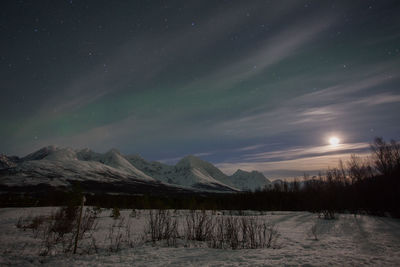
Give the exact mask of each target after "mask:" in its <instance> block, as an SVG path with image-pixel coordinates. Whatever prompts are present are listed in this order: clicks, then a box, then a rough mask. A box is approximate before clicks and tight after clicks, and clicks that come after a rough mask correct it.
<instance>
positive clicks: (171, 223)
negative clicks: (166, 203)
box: [148, 210, 179, 245]
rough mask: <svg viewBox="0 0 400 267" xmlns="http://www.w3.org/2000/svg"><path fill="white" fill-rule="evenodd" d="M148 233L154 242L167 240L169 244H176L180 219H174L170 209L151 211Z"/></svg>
mask: <svg viewBox="0 0 400 267" xmlns="http://www.w3.org/2000/svg"><path fill="white" fill-rule="evenodd" d="M148 227H149V228H148V233H150V239H151V241H152V242H153V243H155V242H156V241H160V240H166V241H167V244H168V245H175V244H176V239H177V238H178V236H179V233H178V221H177V220H176V219H173V218H172V216H171V214H170V212H169V211H168V210H157V211H152V210H151V211H150V213H149V219H148Z"/></svg>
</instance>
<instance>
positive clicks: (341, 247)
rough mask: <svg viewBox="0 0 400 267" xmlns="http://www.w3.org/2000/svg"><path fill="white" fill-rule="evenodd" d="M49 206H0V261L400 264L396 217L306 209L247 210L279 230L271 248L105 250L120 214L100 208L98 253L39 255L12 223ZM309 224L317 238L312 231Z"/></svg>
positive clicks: (136, 221) (138, 223)
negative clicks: (331, 216) (329, 216)
mask: <svg viewBox="0 0 400 267" xmlns="http://www.w3.org/2000/svg"><path fill="white" fill-rule="evenodd" d="M54 209H55V208H52V207H48V208H2V209H0V240H1V242H0V266H8V265H13V266H37V265H44V266H115V265H117V266H271V265H296V266H298V265H304V266H329V265H333V266H354V265H355V266H360V265H370V266H399V265H400V220H398V219H392V218H382V217H373V216H366V215H357V216H354V215H350V214H340V215H339V218H338V219H336V220H322V219H318V217H317V215H316V214H312V213H308V212H268V213H266V212H264V213H259V212H256V211H253V212H252V211H247V212H246V214H249V215H253V216H257V217H258V218H261V219H264V220H266V221H268V222H270V223H274V224H275V226H276V227H277V230H278V231H279V233H280V237H279V239H278V243H277V244H278V247H277V248H275V249H272V248H265V249H239V250H230V249H226V250H221V249H212V248H207V247H206V246H201V244H192V245H190V244H189V245H188V244H186V246H185V245H184V244H178V245H177V246H176V247H167V246H166V245H163V244H158V245H156V246H152V245H151V244H145V243H140V242H139V243H137V244H136V245H135V246H134V247H133V248H131V247H130V246H128V245H127V244H123V245H122V248H121V250H120V251H119V252H110V251H108V250H107V249H106V248H107V246H108V245H109V243H110V242H109V240H108V239H107V236H108V229H110V226H112V225H113V224H114V225H115V224H116V222H117V223H118V222H119V221H120V219H119V220H113V219H112V218H110V217H109V215H110V213H111V210H104V211H103V212H102V213H101V215H100V218H99V226H98V229H97V231H96V232H95V233H94V237H95V239H96V240H97V242H98V246H99V247H100V249H99V252H98V253H94V252H93V253H91V254H77V255H70V254H68V255H65V254H62V253H61V254H55V255H49V256H39V255H38V254H39V251H40V249H39V248H40V245H41V244H40V238H34V236H33V233H32V232H31V231H29V230H26V231H22V230H21V229H17V228H16V226H15V224H16V222H17V221H18V218H20V217H21V216H28V215H30V216H35V215H45V214H50V212H51V211H52V210H54ZM171 212H172V214H174V215H173V216H178V217H182V218H183V217H184V216H185V214H187V211H177V212H175V213H174V212H173V211H171ZM130 213H131V211H130V210H123V211H121V217H122V218H123V220H124V221H125V222H128V221H129V224H130V225H131V226H132V229H133V231H134V236H138V237H139V236H140V235H141V233H143V229H144V228H145V227H146V220H147V217H148V211H140V214H139V213H138V216H136V217H135V218H130V216H129V214H130ZM221 213H222V212H220V214H221ZM225 213H229V212H225ZM215 216H223V215H215ZM314 225H315V227H316V230H317V235H318V240H315V239H314V237H313V236H312V234H311V228H312V227H313V226H314Z"/></svg>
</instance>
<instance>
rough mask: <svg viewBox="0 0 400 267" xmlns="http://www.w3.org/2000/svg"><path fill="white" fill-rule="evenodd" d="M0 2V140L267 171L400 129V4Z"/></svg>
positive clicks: (292, 170)
mask: <svg viewBox="0 0 400 267" xmlns="http://www.w3.org/2000/svg"><path fill="white" fill-rule="evenodd" d="M0 13H1V16H0V34H1V42H0V77H1V78H0V81H1V83H0V92H1V97H0V152H1V153H5V154H9V155H12V154H15V155H19V156H23V155H25V154H27V153H30V152H32V151H34V150H36V149H39V148H41V147H43V146H46V145H50V144H55V145H60V146H68V147H73V148H84V147H89V148H91V149H93V150H95V151H98V152H105V151H107V150H109V149H111V148H117V149H118V150H120V151H121V152H122V153H124V154H136V153H138V154H140V155H141V156H142V157H144V158H145V159H148V160H160V161H163V162H166V163H175V162H176V161H177V160H178V159H179V158H181V157H183V156H185V155H188V154H193V155H197V156H199V157H200V158H202V159H205V160H208V161H210V162H212V163H214V164H216V165H217V166H218V167H220V168H221V169H222V170H223V171H225V172H226V173H228V174H230V173H232V172H233V171H235V170H236V169H237V168H242V169H245V170H252V169H256V170H260V171H262V172H264V173H265V175H266V176H267V177H268V178H272V179H274V178H282V177H293V176H296V175H302V174H303V172H304V171H307V172H311V173H312V172H313V171H316V170H319V169H323V168H326V167H328V166H331V167H333V166H335V165H336V164H337V161H338V159H339V158H343V159H346V158H347V157H348V156H349V154H350V153H358V154H360V155H363V154H365V153H367V152H368V150H369V143H370V142H371V141H372V140H373V138H374V137H375V136H382V137H384V138H385V139H387V140H389V139H396V140H399V139H400V123H399V122H400V15H399V14H400V1H385V0H379V1H367V0H363V1H349V0H343V1H282V0H280V1H203V0H201V1H200V0H199V1H167V0H164V1H111V0H110V1H100V0H93V1H79V0H72V1H61V0H59V1H1V3H0ZM332 136H336V137H337V138H339V139H340V144H339V145H337V146H334V145H330V144H329V142H328V140H329V138H330V137H332Z"/></svg>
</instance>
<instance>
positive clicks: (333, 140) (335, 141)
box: [329, 136, 340, 146]
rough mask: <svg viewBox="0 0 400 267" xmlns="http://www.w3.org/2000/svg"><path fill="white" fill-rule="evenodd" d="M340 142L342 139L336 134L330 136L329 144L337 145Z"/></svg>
mask: <svg viewBox="0 0 400 267" xmlns="http://www.w3.org/2000/svg"><path fill="white" fill-rule="evenodd" d="M339 143H340V139H339V138H337V137H336V136H332V137H330V138H329V144H331V146H337V145H339Z"/></svg>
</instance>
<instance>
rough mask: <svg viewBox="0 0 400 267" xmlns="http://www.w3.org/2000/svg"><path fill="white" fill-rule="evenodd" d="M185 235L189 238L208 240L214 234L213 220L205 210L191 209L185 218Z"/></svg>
mask: <svg viewBox="0 0 400 267" xmlns="http://www.w3.org/2000/svg"><path fill="white" fill-rule="evenodd" d="M185 222H186V223H185V226H186V227H185V237H186V239H187V240H196V241H207V240H210V238H211V236H212V234H213V228H214V224H213V220H212V217H211V216H210V215H209V214H207V212H206V211H205V210H202V211H196V210H191V211H190V213H189V214H188V215H187V216H186V219H185Z"/></svg>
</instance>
